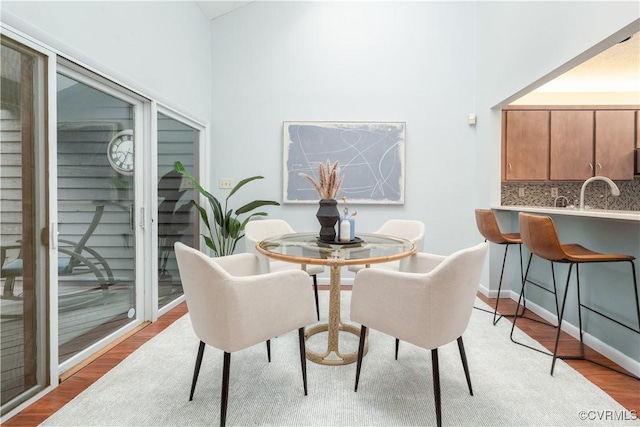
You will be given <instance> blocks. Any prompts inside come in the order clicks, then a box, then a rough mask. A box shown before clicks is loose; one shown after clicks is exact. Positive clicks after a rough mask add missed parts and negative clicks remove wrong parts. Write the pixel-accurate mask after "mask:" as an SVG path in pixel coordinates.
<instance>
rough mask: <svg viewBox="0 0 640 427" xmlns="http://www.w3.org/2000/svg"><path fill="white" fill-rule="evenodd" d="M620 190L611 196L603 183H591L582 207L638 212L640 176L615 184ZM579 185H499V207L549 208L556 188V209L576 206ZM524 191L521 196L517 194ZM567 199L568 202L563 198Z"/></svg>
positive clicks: (536, 183) (570, 183)
mask: <svg viewBox="0 0 640 427" xmlns="http://www.w3.org/2000/svg"><path fill="white" fill-rule="evenodd" d="M615 183H616V185H617V186H618V188H620V196H618V197H615V196H612V195H611V188H610V187H609V184H607V183H606V182H604V181H593V182H590V183H589V184H587V187H586V189H585V196H584V202H585V205H587V206H590V207H592V208H593V209H611V210H622V211H640V177H636V178H635V179H634V180H633V181H615ZM582 184H583V182H574V181H553V182H503V183H502V184H501V187H502V205H503V206H553V205H554V200H555V199H556V197H552V196H551V192H552V189H553V188H557V189H558V197H559V198H558V200H557V206H565V205H566V204H575V205H576V206H577V205H578V203H579V202H578V200H579V199H580V189H581V188H582ZM521 189H522V191H524V196H522V197H520V196H519V194H520V192H521ZM560 196H564V197H566V198H567V200H568V202H567V201H565V199H564V198H562V197H560Z"/></svg>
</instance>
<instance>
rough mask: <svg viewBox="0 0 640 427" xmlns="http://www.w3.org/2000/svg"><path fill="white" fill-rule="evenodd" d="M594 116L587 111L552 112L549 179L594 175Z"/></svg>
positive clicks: (561, 179)
mask: <svg viewBox="0 0 640 427" xmlns="http://www.w3.org/2000/svg"><path fill="white" fill-rule="evenodd" d="M593 117H594V112H593V111H589V110H584V111H583V110H566V111H551V135H550V146H549V150H550V164H549V179H551V180H560V181H572V180H579V181H583V180H585V179H587V178H591V177H592V176H593Z"/></svg>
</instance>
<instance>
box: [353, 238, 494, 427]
mask: <svg viewBox="0 0 640 427" xmlns="http://www.w3.org/2000/svg"><path fill="white" fill-rule="evenodd" d="M486 253H487V243H486V242H483V243H480V244H478V245H476V246H473V247H471V248H467V249H463V250H461V251H458V252H456V253H454V254H452V255H449V256H446V257H445V256H439V255H431V254H426V253H416V254H414V255H412V256H411V257H410V258H409V262H408V265H407V271H406V272H398V271H386V270H379V269H378V270H376V269H372V268H367V269H363V270H361V271H359V272H358V273H357V274H356V278H355V281H354V284H353V291H352V295H351V320H352V321H354V322H357V323H360V324H361V325H362V326H361V329H360V344H359V347H358V359H357V365H356V382H355V391H358V381H359V379H360V369H361V367H362V356H363V353H364V344H365V336H366V335H367V328H372V329H375V330H377V331H380V332H383V333H385V334H388V335H391V336H394V337H397V338H399V339H401V340H403V341H406V342H408V343H411V344H414V345H416V346H419V347H422V348H425V349H429V350H431V365H432V369H433V389H434V395H435V406H436V419H437V423H438V426H440V425H441V424H442V412H441V404H440V374H439V368H438V347H440V346H443V345H445V344H448V343H449V342H452V341H454V340H457V342H458V349H459V351H460V357H461V359H462V366H463V368H464V373H465V376H466V379H467V385H468V386H469V393H470V394H471V395H472V396H473V389H472V387H471V377H470V376H469V367H468V365H467V358H466V355H465V351H464V345H463V342H462V333H463V332H464V331H465V330H466V329H467V325H468V324H469V319H470V317H471V312H472V311H473V304H474V301H475V299H476V294H477V291H478V285H479V282H480V274H481V272H482V268H483V266H484V259H485V256H486Z"/></svg>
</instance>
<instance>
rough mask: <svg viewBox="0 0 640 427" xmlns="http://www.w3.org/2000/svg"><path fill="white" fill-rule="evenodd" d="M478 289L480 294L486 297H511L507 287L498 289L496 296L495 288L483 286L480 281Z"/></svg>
mask: <svg viewBox="0 0 640 427" xmlns="http://www.w3.org/2000/svg"><path fill="white" fill-rule="evenodd" d="M478 290H479V291H480V293H482V295H484V296H485V297H487V298H511V291H510V290H509V289H506V290H505V289H502V290H501V291H500V296H498V291H497V290H492V289H489V288H487V287H486V286H484V285H483V284H482V283H480V286H479V287H478Z"/></svg>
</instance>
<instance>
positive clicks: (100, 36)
mask: <svg viewBox="0 0 640 427" xmlns="http://www.w3.org/2000/svg"><path fill="white" fill-rule="evenodd" d="M1 16H2V22H4V23H5V24H8V25H10V26H12V27H13V28H15V29H17V30H19V31H21V32H23V33H26V34H27V35H28V36H31V37H34V38H36V39H38V40H39V41H41V42H44V43H47V44H48V45H49V46H50V47H52V48H54V49H57V50H58V51H60V52H61V53H63V54H65V55H70V56H72V57H73V58H74V59H76V60H79V61H81V62H83V63H84V64H85V65H88V66H89V67H93V68H94V69H96V70H98V71H100V72H102V73H106V74H108V75H109V76H110V77H112V78H115V79H117V80H119V81H120V82H122V83H124V84H127V85H129V86H131V87H132V88H133V89H135V90H137V91H141V92H143V94H145V95H147V96H152V97H154V98H155V99H157V100H159V101H162V102H163V103H164V104H165V105H167V106H169V107H171V108H174V109H176V110H178V111H180V112H182V113H184V114H188V115H190V116H192V117H193V118H194V119H197V120H200V121H208V119H209V117H210V114H211V109H210V103H211V98H210V89H211V45H210V38H209V34H210V27H209V20H208V19H207V18H206V17H205V16H204V14H203V13H202V12H201V11H200V9H199V8H198V6H197V5H196V4H195V3H193V2H164V1H163V2H118V1H87V2H81V1H73V2H58V1H44V2H31V1H24V2H22V1H2V15H1Z"/></svg>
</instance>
